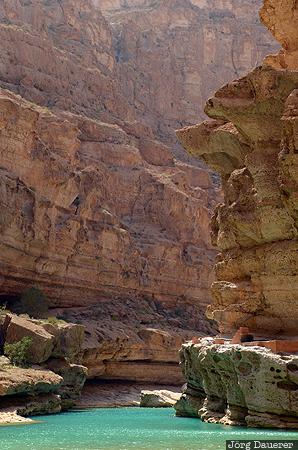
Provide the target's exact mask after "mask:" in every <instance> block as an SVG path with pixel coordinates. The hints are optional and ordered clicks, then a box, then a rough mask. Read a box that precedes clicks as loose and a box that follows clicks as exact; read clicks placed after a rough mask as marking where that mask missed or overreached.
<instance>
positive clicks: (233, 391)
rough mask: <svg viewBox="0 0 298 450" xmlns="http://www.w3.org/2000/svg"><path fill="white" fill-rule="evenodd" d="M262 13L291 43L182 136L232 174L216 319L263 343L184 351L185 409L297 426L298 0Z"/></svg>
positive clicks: (219, 235) (223, 94) (271, 0)
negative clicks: (267, 345) (267, 344)
mask: <svg viewBox="0 0 298 450" xmlns="http://www.w3.org/2000/svg"><path fill="white" fill-rule="evenodd" d="M261 18H262V20H263V22H264V23H265V24H266V25H267V26H268V28H269V29H270V31H272V33H273V34H274V36H275V37H276V38H277V39H278V40H279V42H280V43H281V44H282V47H283V49H282V50H281V51H280V52H279V53H278V54H277V55H271V56H268V57H267V58H266V59H265V61H264V63H263V65H262V66H260V67H258V68H256V69H254V70H253V71H252V72H250V73H249V74H248V75H246V76H245V77H243V78H240V79H238V80H236V81H234V82H232V83H229V84H227V85H226V86H224V87H223V88H221V89H220V90H219V91H217V92H216V93H215V95H214V97H213V98H211V99H210V100H208V102H207V104H206V107H205V111H206V113H207V114H208V115H209V117H210V118H211V119H213V120H210V121H206V122H203V123H202V124H200V125H197V126H193V127H188V128H184V129H182V130H180V131H179V132H178V136H179V137H180V140H181V142H182V143H183V145H184V147H185V148H186V149H187V150H188V151H189V152H190V153H191V154H192V155H194V156H197V157H200V158H202V159H203V160H204V161H205V162H206V163H207V164H208V165H209V166H210V167H212V168H213V169H214V170H217V171H218V172H220V174H221V176H222V181H223V190H224V203H223V204H221V205H219V206H218V207H217V209H216V213H215V216H214V218H213V220H212V237H213V242H214V244H216V245H217V247H218V248H219V249H220V252H221V254H220V256H219V259H218V263H217V265H216V277H217V280H216V281H215V282H214V283H213V286H212V292H213V298H214V301H213V304H212V305H211V306H210V307H209V309H208V315H209V317H212V318H214V319H215V320H216V321H217V322H218V324H219V328H220V331H221V333H222V336H223V337H228V336H231V334H233V333H234V332H235V331H236V330H237V329H238V328H239V327H240V326H244V327H249V330H250V333H251V335H250V339H251V338H253V336H254V337H256V336H260V337H261V338H263V340H261V342H259V343H258V342H256V343H255V346H254V343H253V342H250V343H249V344H243V343H242V345H236V344H234V343H233V340H232V342H224V341H225V340H224V339H222V341H223V342H222V343H221V344H220V343H219V342H216V341H215V340H214V339H209V340H208V339H203V340H201V341H200V343H198V344H197V345H193V344H188V345H186V346H184V347H183V350H182V365H183V367H184V371H185V375H186V378H187V382H188V386H187V389H186V391H185V393H184V395H183V396H182V399H181V400H180V401H179V402H178V404H177V413H178V414H180V415H187V416H200V417H201V418H202V419H203V420H207V421H212V422H221V423H227V424H231V425H235V424H239V423H240V424H246V425H248V426H260V427H280V428H298V403H297V401H298V397H297V392H298V380H297V368H298V366H297V353H296V351H295V350H297V347H296V345H297V320H298V296H297V282H298V278H297V264H298V259H297V254H298V253H297V238H298V228H297V193H298V186H297V179H298V178H297V175H298V174H297V158H296V156H297V135H298V133H297V110H298V108H297V106H298V102H297V101H298V95H297V93H298V66H297V55H298V53H297V52H298V35H297V24H298V5H297V2H293V1H292V0H286V1H283V2H280V1H278V0H265V1H264V6H263V8H262V10H261ZM240 334H241V330H240ZM272 336H274V337H275V339H276V342H277V343H282V342H284V343H285V345H284V346H279V347H278V346H276V348H275V350H276V351H275V352H273V351H272V350H269V349H266V350H265V349H264V348H261V346H263V345H264V342H263V341H264V337H267V338H270V337H272ZM284 336H287V337H288V340H286V339H284V340H283V339H281V338H282V337H284ZM295 338H296V339H295ZM217 344H218V345H217ZM247 345H248V346H247ZM278 348H279V349H280V351H278ZM281 349H282V351H281Z"/></svg>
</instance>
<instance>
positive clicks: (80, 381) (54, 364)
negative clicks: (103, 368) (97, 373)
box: [46, 359, 87, 409]
mask: <svg viewBox="0 0 298 450" xmlns="http://www.w3.org/2000/svg"><path fill="white" fill-rule="evenodd" d="M46 367H47V368H48V369H50V370H51V371H53V372H55V373H56V374H59V375H60V376H61V377H62V378H63V380H62V383H61V386H60V387H59V394H60V395H61V400H62V408H63V409H68V408H69V407H71V406H73V405H74V404H75V400H77V399H78V398H79V397H80V395H81V391H82V388H83V386H84V384H85V381H86V378H87V368H86V367H84V366H81V365H78V364H70V363H69V362H68V361H66V360H65V359H50V360H49V361H48V362H47V364H46Z"/></svg>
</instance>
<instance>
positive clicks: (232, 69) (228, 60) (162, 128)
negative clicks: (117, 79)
mask: <svg viewBox="0 0 298 450" xmlns="http://www.w3.org/2000/svg"><path fill="white" fill-rule="evenodd" d="M93 2H94V3H95V4H97V5H98V7H99V8H101V9H102V11H103V13H104V15H105V16H106V18H107V21H109V22H110V23H111V24H112V28H113V35H114V47H115V50H116V58H117V67H118V69H119V72H120V76H121V82H122V85H123V86H124V87H125V92H126V94H127V96H128V98H129V101H130V102H131V103H132V104H133V105H134V106H135V107H136V108H137V113H138V117H140V118H141V120H143V121H144V122H145V123H146V124H149V125H150V126H151V127H152V129H153V130H154V131H155V133H156V134H157V135H158V136H159V137H160V138H161V139H162V140H164V141H165V142H173V143H174V142H175V136H174V130H175V129H176V128H180V127H181V126H184V125H188V124H194V123H197V121H198V120H199V119H202V120H203V119H204V117H205V116H204V113H203V105H204V103H205V101H206V100H207V99H208V97H209V96H210V95H211V94H212V93H213V92H214V90H215V89H218V88H219V87H220V86H221V85H222V84H223V83H225V82H227V81H228V80H230V79H231V78H235V76H241V75H243V74H245V73H247V71H248V70H250V69H251V68H252V67H254V66H256V65H257V64H260V62H261V61H262V59H263V57H264V56H265V55H266V54H268V53H270V52H271V51H272V50H273V49H274V47H276V48H277V46H275V44H274V43H273V40H272V39H271V37H270V34H269V33H268V32H267V30H266V29H265V28H264V27H263V26H262V25H261V24H260V21H259V19H258V9H259V7H260V6H261V4H262V0H245V1H243V0H242V1H241V2H240V1H238V0H224V1H217V0H213V1H210V0H208V1H206V0H196V1H195V0H192V1H190V0H158V1H155V0H154V1H153V0H131V1H119V0H105V1H101V0H100V1H98V0H93Z"/></svg>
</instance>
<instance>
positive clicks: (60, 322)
mask: <svg viewBox="0 0 298 450" xmlns="http://www.w3.org/2000/svg"><path fill="white" fill-rule="evenodd" d="M46 322H47V323H50V324H51V325H63V324H65V323H66V322H65V320H62V319H58V317H48V318H47V319H46Z"/></svg>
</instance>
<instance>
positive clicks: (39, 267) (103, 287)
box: [0, 0, 217, 383]
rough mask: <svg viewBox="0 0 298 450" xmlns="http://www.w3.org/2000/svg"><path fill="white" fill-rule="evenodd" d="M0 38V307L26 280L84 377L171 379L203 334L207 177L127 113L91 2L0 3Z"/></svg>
mask: <svg viewBox="0 0 298 450" xmlns="http://www.w3.org/2000/svg"><path fill="white" fill-rule="evenodd" d="M0 36H1V40H0V48H1V63H0V87H1V90H0V115H1V119H0V122H1V127H0V128H1V130H0V167H1V169H0V186H1V188H0V191H1V196H0V205H1V211H2V214H1V222H0V231H1V233H0V250H1V251H0V255H1V256H0V295H1V302H2V303H5V302H6V303H7V306H8V307H10V306H11V305H12V304H13V302H14V301H15V299H16V298H17V297H18V296H19V295H20V294H21V292H22V291H23V290H24V289H25V288H26V287H27V286H32V285H37V286H39V288H40V289H41V290H42V291H43V292H44V293H45V294H46V295H47V297H48V298H49V300H50V306H51V307H52V308H59V314H60V315H62V316H64V317H65V318H68V317H70V318H72V316H75V320H76V321H77V322H82V323H84V324H85V325H86V327H87V328H88V329H89V331H88V333H89V335H88V336H89V338H88V340H87V341H86V345H85V349H84V355H83V358H84V362H86V364H87V365H88V366H89V368H90V376H99V377H103V378H104V377H107V378H109V377H111V378H117V379H118V378H122V377H123V378H125V379H127V378H128V379H129V378H132V379H135V378H137V377H138V376H139V377H143V378H144V374H147V379H148V380H150V379H151V380H152V381H155V380H156V379H157V378H159V377H160V376H162V374H163V367H165V366H166V367H172V372H171V373H173V378H172V381H173V382H174V381H175V382H178V379H179V382H180V381H181V373H180V372H179V368H178V357H177V353H176V350H178V348H179V347H180V345H181V343H182V340H183V339H184V337H189V336H191V335H193V334H194V333H202V334H206V333H208V334H209V333H213V332H214V327H212V325H210V324H209V323H208V322H207V321H206V320H205V319H204V311H205V309H206V305H207V303H208V299H209V294H208V292H209V291H208V287H209V285H210V283H211V281H212V279H213V273H212V265H213V260H214V256H215V250H214V249H213V247H212V245H211V242H210V238H209V230H208V228H209V219H210V209H211V208H212V206H213V204H214V202H215V201H216V196H217V194H216V192H215V189H214V187H213V185H212V182H211V179H210V177H209V174H208V173H207V172H206V171H205V170H202V169H200V168H196V167H193V166H190V165H188V164H185V163H183V162H180V161H177V160H175V159H174V158H173V155H172V152H171V149H170V148H169V147H168V146H166V145H165V144H162V143H161V142H159V141H158V140H156V137H155V136H154V133H153V132H152V130H150V128H148V127H147V126H145V125H144V124H143V123H140V122H137V120H136V113H135V108H134V106H133V105H131V104H129V102H128V101H127V100H126V99H125V97H124V95H123V94H122V92H123V89H122V87H121V80H120V79H119V77H118V67H117V65H116V59H115V55H114V50H113V46H112V32H111V29H110V25H109V24H108V23H107V22H106V20H105V19H104V17H103V16H102V14H101V13H100V11H99V10H98V9H96V8H95V7H94V5H93V4H92V3H91V2H90V1H86V0H84V1H83V0H63V1H62V2H61V1H58V0H57V1H53V2H48V1H45V0H37V1H26V3H24V2H22V1H19V0H16V1H14V2H11V1H10V0H9V1H8V0H2V1H0ZM63 309H64V311H63ZM187 316H192V317H193V320H192V323H187V320H186V317H187ZM100 319H101V322H100ZM148 329H151V330H152V329H153V330H152V332H150V331H146V330H148ZM146 333H147V334H148V335H150V333H151V334H152V336H153V337H154V336H157V342H155V343H154V339H153V343H150V339H151V338H148V337H147V334H146ZM148 342H149V344H148ZM169 342H170V343H171V345H173V346H175V348H173V351H168V345H169ZM148 345H149V347H150V346H151V347H152V348H151V350H150V351H148V349H147V348H148ZM113 358H114V360H115V361H116V363H119V365H117V364H115V365H113V364H112V362H113ZM106 360H108V363H107V362H106ZM129 361H132V362H134V361H136V364H137V365H138V367H139V370H138V371H136V367H137V366H136V365H134V363H133V364H131V365H130V364H129ZM120 362H121V364H120ZM149 366H150V367H149ZM144 368H146V370H147V372H146V371H144ZM151 369H152V372H150V370H151ZM150 373H152V375H150ZM169 378H170V379H168V380H166V381H167V383H170V382H171V376H170V377H169Z"/></svg>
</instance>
